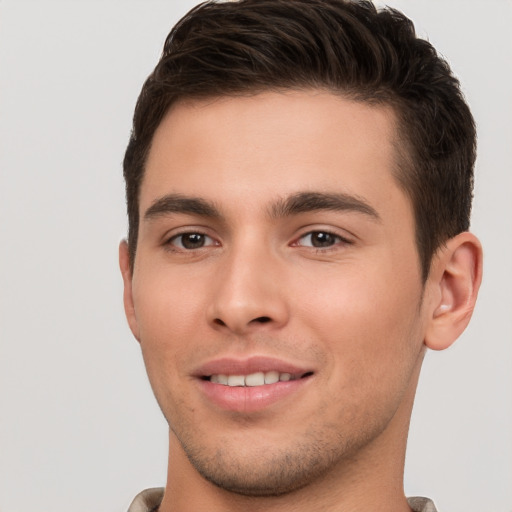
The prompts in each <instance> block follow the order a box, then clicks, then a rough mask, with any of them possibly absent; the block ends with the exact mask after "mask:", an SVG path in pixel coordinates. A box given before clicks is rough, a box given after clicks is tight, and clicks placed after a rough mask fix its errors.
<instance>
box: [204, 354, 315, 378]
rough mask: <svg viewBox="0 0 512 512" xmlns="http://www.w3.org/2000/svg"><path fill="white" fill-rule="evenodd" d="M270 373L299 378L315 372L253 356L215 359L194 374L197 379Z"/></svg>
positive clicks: (275, 360) (291, 364)
mask: <svg viewBox="0 0 512 512" xmlns="http://www.w3.org/2000/svg"><path fill="white" fill-rule="evenodd" d="M270 371H276V372H279V373H290V374H292V375H298V376H302V375H304V374H305V373H312V372H313V370H312V369H311V368H306V367H301V366H297V365H295V364H293V363H289V362H287V361H284V360H282V359H277V358H273V357H267V356H253V357H249V358H245V359H238V358H233V357H221V358H219V359H214V360H212V361H208V362H207V363H205V364H203V365H202V366H200V367H199V368H198V369H197V371H196V372H194V374H195V376H196V377H209V376H211V375H250V374H251V373H256V372H270Z"/></svg>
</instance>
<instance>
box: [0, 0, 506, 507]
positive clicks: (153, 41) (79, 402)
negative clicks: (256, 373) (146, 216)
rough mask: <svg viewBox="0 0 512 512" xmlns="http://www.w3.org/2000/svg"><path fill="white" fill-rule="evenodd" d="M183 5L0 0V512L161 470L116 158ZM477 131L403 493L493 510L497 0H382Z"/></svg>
mask: <svg viewBox="0 0 512 512" xmlns="http://www.w3.org/2000/svg"><path fill="white" fill-rule="evenodd" d="M194 3H195V2H193V1H184V0H180V1H174V2H173V1H171V0H168V1H166V2H162V1H144V2H143V1H138V2H133V1H123V2H114V1H103V2H100V1H89V2H85V1H82V2H80V1H72V0H70V1H60V2H58V1H33V2H29V1H23V0H21V1H15V0H11V1H8V0H3V1H0V172H1V183H0V219H1V220H0V258H1V260H0V344H1V345H0V512H22V511H23V512H25V511H27V510H40V511H50V510H51V511H52V512H64V511H69V510H73V511H75V512H88V511H92V510H94V511H97V512H103V511H104V512H107V511H110V512H122V511H124V510H125V509H126V507H127V505H128V503H129V501H130V500H131V498H132V497H133V495H134V494H136V493H137V492H138V491H139V490H141V489H142V488H144V487H149V486H157V485H162V484H163V483H164V481H165V471H166V451H167V439H166V438H167V432H166V425H165V422H164V420H163V418H162V417H161V415H160V412H159V410H158V407H157V405H156V402H155V401H154V399H153V397H152V394H151V391H150V389H149V385H148V384H147V382H146V376H145V372H144V368H143V365H142V361H141V357H140V353H139V349H138V346H137V344H136V342H135V341H134V340H133V339H132V338H131V335H130V333H129V331H128V328H127V327H126V325H125V320H124V316H123V311H122V302H121V278H120V276H119V273H118V269H117V245H118V242H119V239H120V238H121V237H122V236H123V235H124V233H125V229H126V221H125V214H124V191H123V182H122V178H121V161H122V158H123V152H124V149H125V145H126V142H127V140H128V135H129V131H130V122H131V116H132V112H133V107H134V104H135V100H136V98H137V95H138V92H139V90H140V87H141V85H142V82H143V80H144V78H145V77H146V75H147V74H148V73H149V72H150V71H151V69H152V67H153V66H154V64H155V63H156V60H157V58H158V56H159V53H160V50H161V46H162V43H163V41H164V38H165V36H166V34H167V32H168V31H169V29H170V27H171V26H172V25H173V24H174V23H175V22H176V21H177V19H178V18H179V17H181V15H182V14H184V13H185V12H186V11H187V10H188V9H189V8H190V7H192V5H193V4H194ZM390 3H391V4H392V5H393V6H395V7H398V8H401V9H403V10H404V11H405V12H406V13H407V14H408V15H409V16H410V17H412V18H413V20H415V22H416V24H417V29H418V32H419V33H420V34H421V35H423V36H428V38H429V39H430V40H431V41H432V42H433V43H434V45H435V46H436V47H437V48H438V50H439V51H440V52H441V53H442V54H444V55H445V56H446V57H447V59H448V60H449V62H450V63H451V65H452V67H453V69H454V70H455V72H456V74H457V75H458V76H459V77H460V79H461V81H462V83H463V88H464V91H465V93H466V95H467V98H468V101H469V103H470V105H471V106H472V109H473V112H474V115H475V117H476V120H477V123H478V127H479V134H480V136H479V140H480V145H479V158H478V163H477V182H476V200H475V206H474V217H473V230H474V231H475V232H476V233H477V234H478V235H479V236H480V238H481V240H482V242H483V244H484V246H485V256H486V258H485V281H484V285H483V287H482V290H481V295H480V301H479V304H478V307H477V310H476V312H475V316H474V319H473V321H472V324H471V326H470V328H469V330H468V331H467V332H466V333H465V334H464V335H463V336H462V338H461V339H460V340H459V341H458V342H457V343H456V345H455V346H454V347H453V348H452V349H450V350H448V351H446V352H441V353H430V354H429V355H428V357H427V361H426V364H425V367H424V372H423V375H422V379H421V383H420V387H419V391H418V399H417V401H416V408H415V412H414V415H413V421H412V431H411V436H410V443H409V452H408V461H407V468H406V478H405V480H406V491H407V493H408V494H423V495H429V496H432V497H433V498H435V501H436V503H437V505H438V507H439V509H440V512H443V511H444V512H462V511H464V512H477V511H478V512H480V511H494V512H511V511H512V371H511V370H512V293H511V291H512V271H511V269H512V261H511V254H512V206H511V205H512V201H511V200H510V194H511V189H512V177H511V176H512V172H511V167H512V166H511V162H512V133H511V128H510V126H511V124H512V102H511V90H512V75H511V65H512V31H511V30H510V27H511V23H512V2H510V1H508V0H487V1H462V0H460V1H455V0H448V1H447V0H445V1H441V0H429V1H427V0H402V1H398V0H394V1H392V2H390Z"/></svg>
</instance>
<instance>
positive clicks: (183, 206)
mask: <svg viewBox="0 0 512 512" xmlns="http://www.w3.org/2000/svg"><path fill="white" fill-rule="evenodd" d="M173 213H188V214H190V215H199V216H201V217H209V218H219V217H220V216H221V215H220V212H219V210H218V209H217V208H216V207H215V205H214V204H213V203H210V202H209V201H206V200H205V199H202V198H200V197H188V196H184V195H182V194H167V195H165V196H163V197H161V198H159V199H157V200H156V201H155V202H154V203H153V204H152V205H151V206H150V207H149V208H148V209H147V210H146V212H145V213H144V219H145V220H150V219H154V218H156V217H162V216H165V215H169V214H173Z"/></svg>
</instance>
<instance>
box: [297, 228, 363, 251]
mask: <svg viewBox="0 0 512 512" xmlns="http://www.w3.org/2000/svg"><path fill="white" fill-rule="evenodd" d="M315 234H316V235H319V234H321V235H327V236H328V237H332V238H333V239H334V241H333V243H332V245H328V246H325V247H315V246H314V245H301V244H300V243H299V242H300V240H303V239H304V238H306V237H312V236H313V235H315ZM352 243H353V242H351V241H350V240H348V239H347V238H345V237H343V236H341V235H339V234H337V233H334V232H332V231H330V230H328V229H315V230H311V231H308V232H307V233H304V234H303V235H301V236H300V237H299V238H297V240H296V242H294V243H293V244H292V245H293V246H299V247H309V248H311V249H315V251H316V252H327V251H332V250H336V249H338V248H339V246H340V245H352Z"/></svg>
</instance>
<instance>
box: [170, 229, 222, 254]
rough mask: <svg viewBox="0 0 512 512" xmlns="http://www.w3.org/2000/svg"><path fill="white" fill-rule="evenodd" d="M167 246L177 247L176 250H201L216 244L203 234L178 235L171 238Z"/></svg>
mask: <svg viewBox="0 0 512 512" xmlns="http://www.w3.org/2000/svg"><path fill="white" fill-rule="evenodd" d="M168 244H169V245H171V246H173V247H177V248H178V249H185V250H193V249H201V248H203V247H208V246H211V245H217V242H216V241H215V240H214V239H213V238H211V237H209V236H208V235H205V234H204V233H192V232H191V233H180V234H179V235H175V236H173V237H172V238H171V239H170V240H169V242H168Z"/></svg>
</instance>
